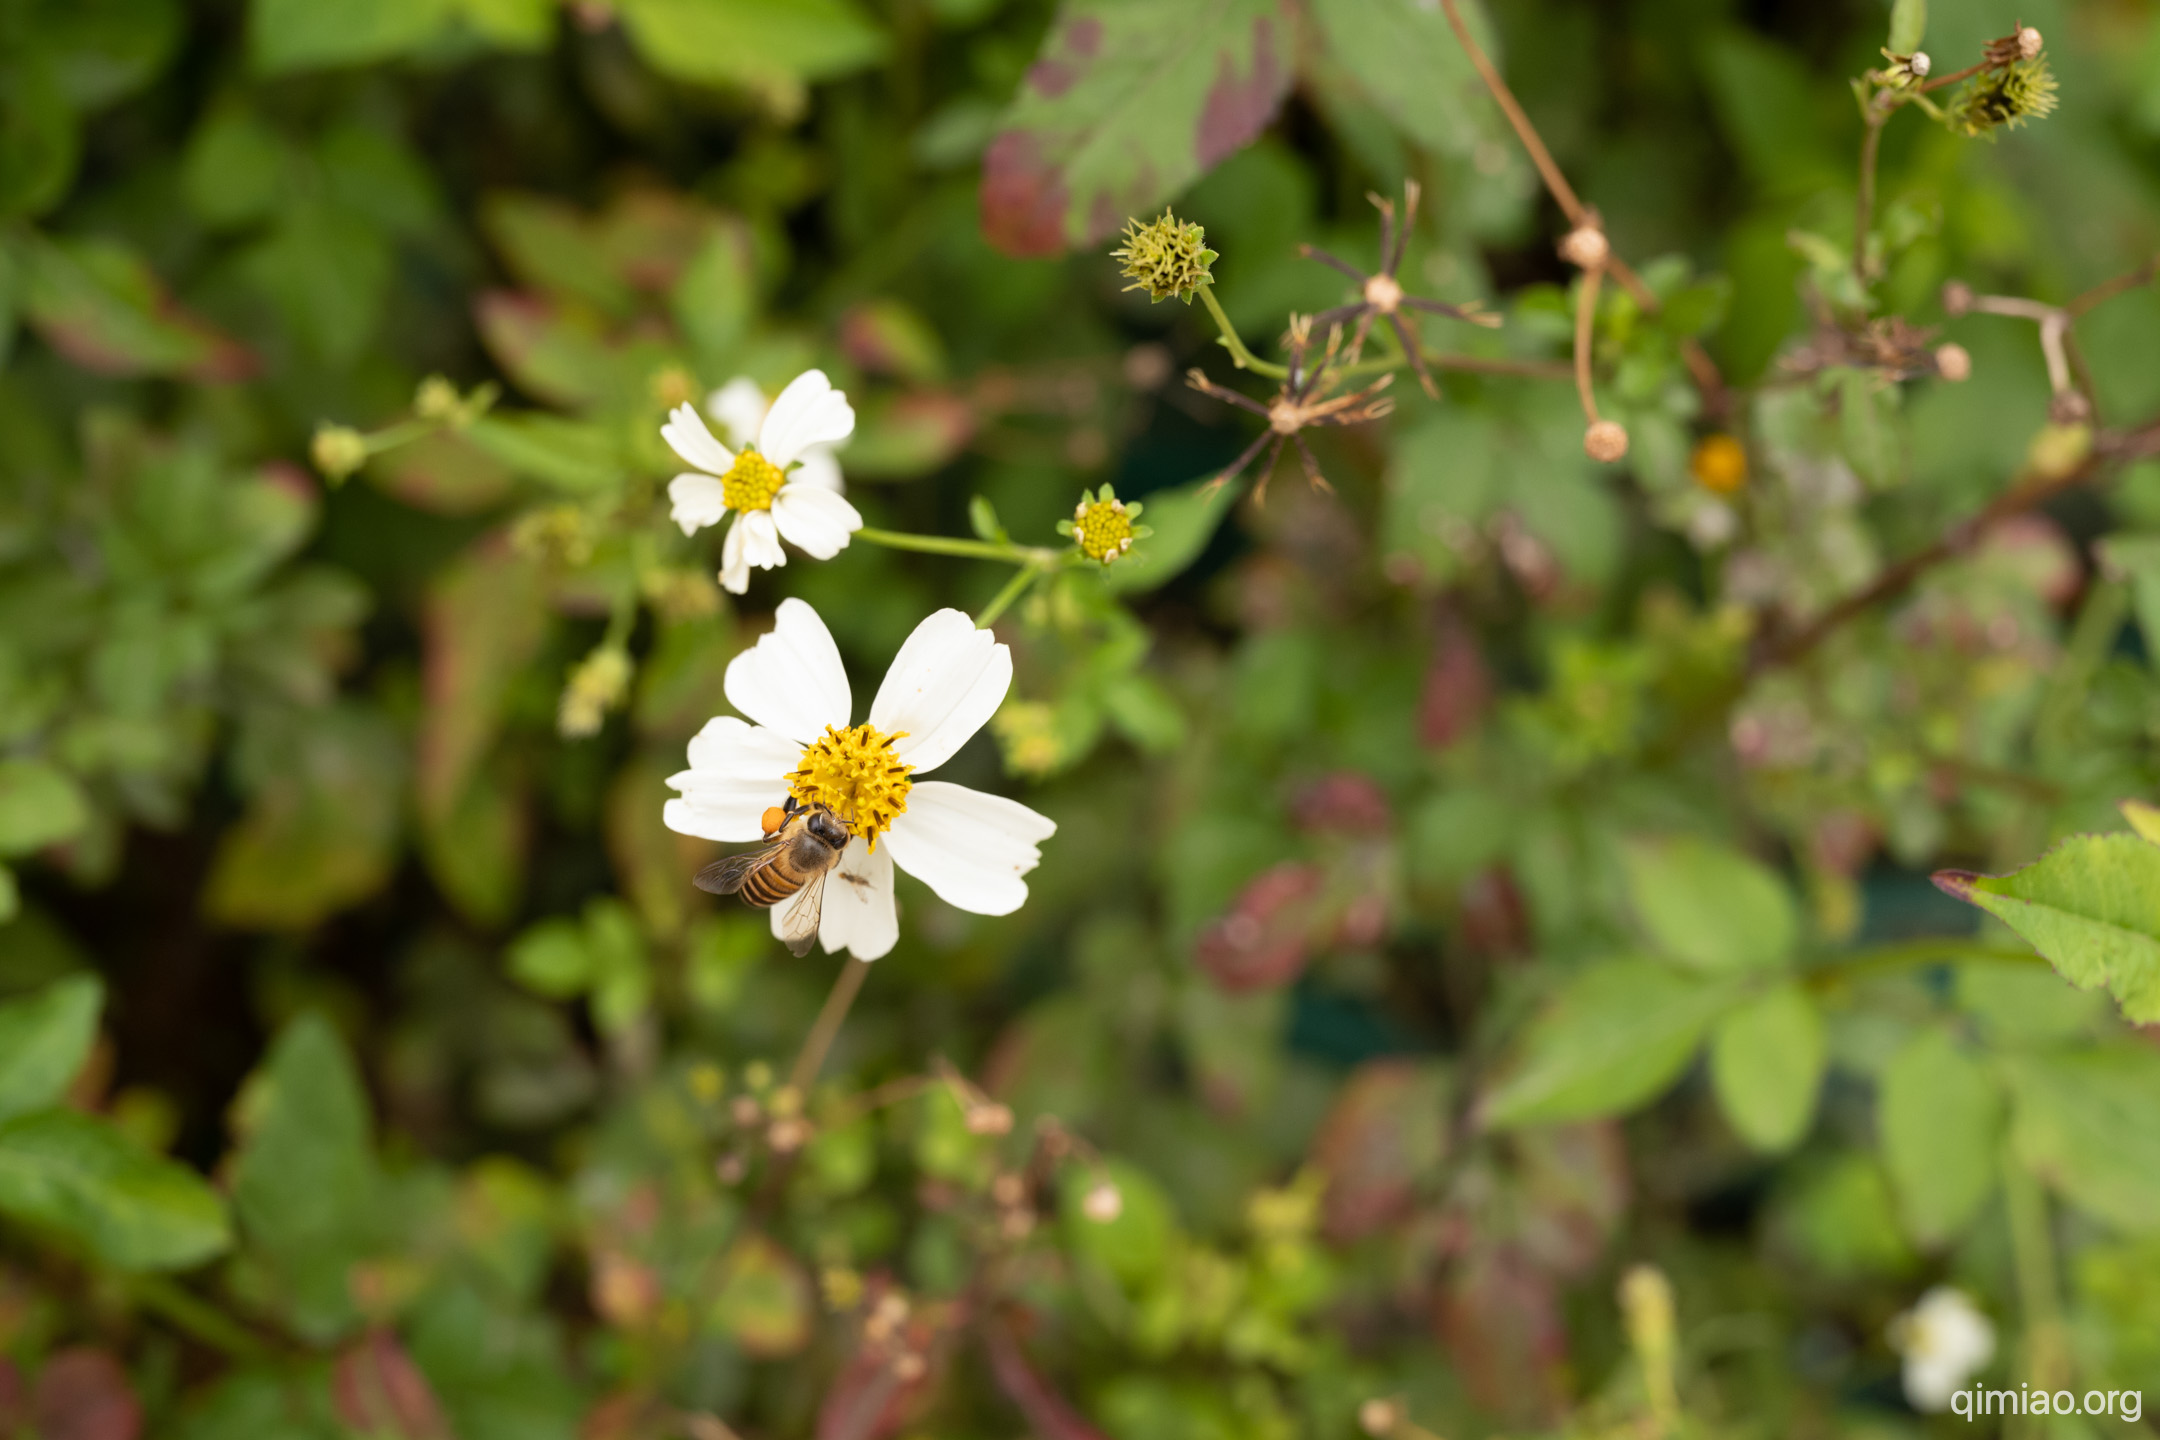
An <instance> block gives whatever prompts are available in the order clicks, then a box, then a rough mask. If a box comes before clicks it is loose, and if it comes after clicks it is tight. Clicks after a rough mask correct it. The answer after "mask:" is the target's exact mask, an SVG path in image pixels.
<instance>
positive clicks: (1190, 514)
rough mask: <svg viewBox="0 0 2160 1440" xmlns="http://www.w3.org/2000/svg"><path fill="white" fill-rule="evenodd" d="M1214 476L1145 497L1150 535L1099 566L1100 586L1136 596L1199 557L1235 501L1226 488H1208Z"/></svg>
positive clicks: (1178, 571)
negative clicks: (1116, 558)
mask: <svg viewBox="0 0 2160 1440" xmlns="http://www.w3.org/2000/svg"><path fill="white" fill-rule="evenodd" d="M1213 480H1214V477H1213V476H1209V477H1208V478H1206V479H1202V480H1193V481H1188V482H1187V483H1186V484H1183V485H1180V486H1178V487H1177V488H1175V489H1173V490H1158V491H1156V492H1154V493H1153V494H1151V495H1149V496H1148V497H1147V500H1146V504H1147V523H1148V526H1149V528H1150V529H1152V530H1153V531H1154V532H1155V533H1154V534H1152V535H1150V536H1148V538H1147V539H1145V540H1136V541H1134V542H1133V548H1132V551H1131V553H1129V554H1127V555H1126V556H1125V557H1124V558H1122V559H1120V560H1117V561H1115V562H1113V563H1111V564H1109V565H1106V566H1104V567H1103V571H1102V583H1103V587H1104V588H1105V589H1107V590H1109V591H1110V593H1112V594H1113V595H1138V594H1141V593H1142V592H1144V591H1148V590H1153V589H1155V588H1156V587H1157V586H1159V585H1165V584H1168V583H1169V582H1170V581H1171V580H1173V579H1175V578H1177V576H1178V575H1179V574H1181V573H1183V571H1184V570H1185V568H1186V567H1187V566H1188V565H1190V564H1192V563H1193V561H1195V560H1197V559H1199V558H1200V552H1201V551H1203V550H1205V549H1207V546H1208V541H1210V540H1212V539H1214V538H1215V530H1216V527H1218V526H1219V525H1221V524H1222V522H1223V517H1224V516H1226V515H1228V514H1229V513H1230V511H1231V509H1232V508H1233V507H1234V505H1235V503H1236V500H1237V492H1236V490H1235V489H1233V488H1232V487H1231V486H1228V485H1224V486H1219V487H1217V488H1216V489H1215V490H1214V491H1212V492H1210V491H1209V489H1208V486H1209V485H1210V484H1212V483H1213Z"/></svg>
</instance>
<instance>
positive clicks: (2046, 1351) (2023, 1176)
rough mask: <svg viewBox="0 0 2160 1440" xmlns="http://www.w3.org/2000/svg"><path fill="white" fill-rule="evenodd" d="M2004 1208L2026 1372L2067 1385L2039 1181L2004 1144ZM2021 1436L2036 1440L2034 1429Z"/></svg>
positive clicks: (2043, 1384) (2037, 1381)
mask: <svg viewBox="0 0 2160 1440" xmlns="http://www.w3.org/2000/svg"><path fill="white" fill-rule="evenodd" d="M2002 1164H2003V1210H2004V1212H2005V1213H2006V1215H2007V1216H2008V1218H2009V1221H2010V1254H2011V1261H2012V1265H2013V1267H2014V1269H2015V1270H2016V1272H2017V1288H2018V1310H2019V1312H2020V1313H2021V1316H2022V1318H2023V1319H2024V1322H2025V1346H2024V1349H2025V1355H2024V1360H2025V1373H2026V1375H2027V1376H2028V1377H2029V1378H2030V1380H2031V1382H2032V1384H2033V1385H2034V1386H2035V1387H2036V1388H2041V1389H2048V1390H2053V1389H2055V1388H2057V1387H2058V1386H2062V1385H2067V1384H2069V1383H2070V1352H2069V1341H2068V1337H2067V1336H2066V1335H2065V1334H2064V1333H2063V1321H2062V1313H2061V1310H2060V1307H2059V1306H2058V1304H2057V1302H2056V1287H2057V1279H2056V1273H2055V1240H2054V1237H2053V1235H2052V1234H2050V1233H2049V1222H2048V1202H2047V1196H2046V1194H2045V1193H2043V1192H2042V1191H2041V1189H2040V1183H2039V1182H2038V1181H2037V1180H2035V1179H2034V1178H2033V1176H2032V1172H2030V1171H2028V1170H2027V1169H2026V1168H2025V1167H2024V1166H2023V1165H2022V1164H2020V1163H2019V1161H2018V1157H2017V1156H2016V1155H2015V1154H2014V1153H2013V1152H2012V1151H2011V1148H2010V1147H2009V1146H2008V1145H2005V1146H2003V1150H2002ZM2022 1433H2023V1434H2025V1435H2030V1436H2036V1435H2039V1434H2041V1433H2042V1432H2041V1431H2040V1430H2039V1428H2038V1427H2028V1428H2027V1429H2025V1430H2024V1431H2023V1432H2022Z"/></svg>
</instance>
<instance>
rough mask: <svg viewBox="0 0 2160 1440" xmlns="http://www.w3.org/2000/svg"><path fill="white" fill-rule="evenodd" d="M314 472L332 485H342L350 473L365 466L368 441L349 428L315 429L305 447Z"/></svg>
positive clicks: (319, 427)
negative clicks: (311, 438)
mask: <svg viewBox="0 0 2160 1440" xmlns="http://www.w3.org/2000/svg"><path fill="white" fill-rule="evenodd" d="M308 454H309V456H310V457H311V458H312V459H313V460H314V461H315V468H316V469H317V470H320V471H322V473H323V478H324V479H325V480H328V481H329V482H330V483H331V484H332V485H342V484H344V483H345V482H346V481H347V480H349V479H351V478H352V475H353V472H354V471H356V470H358V469H359V468H360V467H361V466H362V465H365V464H367V458H368V443H367V437H366V436H365V435H362V434H361V433H360V432H359V431H357V430H355V429H353V428H352V427H351V426H350V425H318V426H316V427H315V439H314V440H313V441H312V442H311V443H310V444H309V446H308Z"/></svg>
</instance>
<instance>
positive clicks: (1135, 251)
mask: <svg viewBox="0 0 2160 1440" xmlns="http://www.w3.org/2000/svg"><path fill="white" fill-rule="evenodd" d="M1206 239H1207V231H1205V230H1203V229H1201V228H1200V227H1199V226H1198V225H1196V224H1194V223H1193V222H1192V221H1190V220H1180V219H1178V218H1177V216H1175V215H1173V214H1171V213H1170V212H1169V211H1168V210H1165V211H1163V213H1162V218H1161V219H1160V220H1156V221H1153V222H1151V223H1149V224H1146V225H1142V224H1141V223H1140V222H1139V221H1137V220H1128V221H1126V222H1125V243H1124V245H1123V246H1122V247H1120V248H1118V249H1116V250H1113V251H1111V252H1110V258H1111V259H1113V260H1117V261H1121V262H1123V263H1122V266H1121V268H1120V273H1121V274H1123V275H1124V276H1125V277H1126V278H1127V279H1129V280H1131V281H1132V282H1133V283H1132V284H1130V285H1128V286H1126V287H1125V288H1126V289H1128V290H1145V291H1147V293H1148V299H1150V300H1168V299H1171V298H1172V297H1175V298H1177V299H1179V300H1183V301H1184V302H1185V303H1186V304H1188V305H1190V304H1192V298H1193V296H1195V295H1197V294H1199V293H1200V287H1201V286H1202V285H1206V284H1208V283H1209V282H1210V281H1211V280H1213V278H1214V277H1213V276H1212V275H1211V274H1210V273H1209V271H1208V267H1209V266H1210V265H1213V264H1214V263H1215V252H1214V251H1213V250H1210V249H1208V248H1207V245H1206V244H1205V243H1204V242H1205V241H1206Z"/></svg>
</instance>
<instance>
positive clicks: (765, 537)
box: [735, 510, 787, 570]
mask: <svg viewBox="0 0 2160 1440" xmlns="http://www.w3.org/2000/svg"><path fill="white" fill-rule="evenodd" d="M735 528H736V529H737V530H740V531H742V532H743V559H744V560H745V561H747V562H749V563H750V564H752V565H755V566H756V567H757V568H758V569H760V570H774V569H778V568H779V567H780V566H782V565H785V564H787V551H785V550H783V549H781V548H780V528H779V527H778V526H776V525H774V524H773V518H772V512H771V511H770V510H746V511H744V512H743V517H742V519H740V520H738V521H736V522H735Z"/></svg>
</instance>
